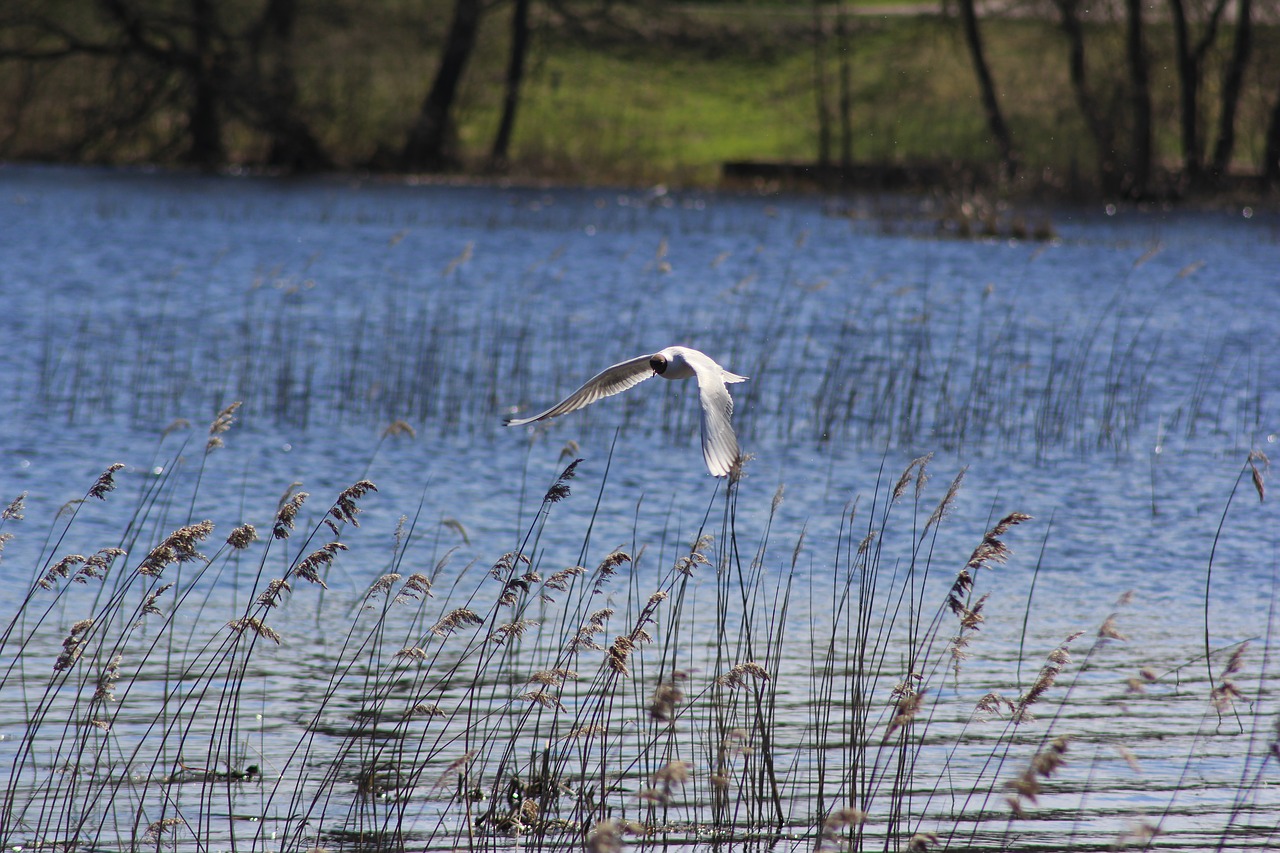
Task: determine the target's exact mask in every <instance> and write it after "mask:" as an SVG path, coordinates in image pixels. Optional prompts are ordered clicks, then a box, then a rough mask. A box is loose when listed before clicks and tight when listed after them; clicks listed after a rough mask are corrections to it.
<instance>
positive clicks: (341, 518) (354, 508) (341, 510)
mask: <svg viewBox="0 0 1280 853" xmlns="http://www.w3.org/2000/svg"><path fill="white" fill-rule="evenodd" d="M376 491H378V487H377V486H375V485H374V484H373V483H371V482H370V481H368V480H360V481H358V482H356V483H353V484H352V485H350V486H347V488H345V489H343V490H342V493H341V494H340V495H338V499H337V500H336V501H334V503H333V506H332V507H330V508H329V516H330V517H331V518H325V520H324V523H325V524H327V525H328V526H329V529H330V530H332V531H333V535H334V536H337V535H338V524H341V523H343V522H345V523H347V524H350V525H351V526H352V527H359V526H360V520H359V518H357V516H358V515H359V514H360V507H359V505H358V504H357V503H356V501H358V500H360V499H361V498H363V497H364V496H365V495H367V494H369V492H376ZM331 519H332V520H331ZM335 522H336V523H335Z"/></svg>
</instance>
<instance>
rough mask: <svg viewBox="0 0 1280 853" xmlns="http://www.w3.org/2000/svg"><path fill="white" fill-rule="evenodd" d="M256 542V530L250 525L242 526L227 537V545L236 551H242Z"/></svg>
mask: <svg viewBox="0 0 1280 853" xmlns="http://www.w3.org/2000/svg"><path fill="white" fill-rule="evenodd" d="M257 541H258V530H257V528H256V527H254V526H253V525H252V524H242V525H240V526H239V527H237V528H236V529H234V530H232V531H231V533H229V534H228V535H227V544H228V545H230V546H231V547H232V548H235V549H236V550H237V551H243V550H244V549H245V548H248V547H249V545H250V544H252V543H254V542H257Z"/></svg>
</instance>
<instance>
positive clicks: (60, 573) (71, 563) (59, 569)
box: [37, 554, 84, 589]
mask: <svg viewBox="0 0 1280 853" xmlns="http://www.w3.org/2000/svg"><path fill="white" fill-rule="evenodd" d="M83 562H84V557H83V556H82V555H80V554H68V555H67V556H65V557H63V558H62V559H61V560H59V561H58V562H56V563H54V564H53V565H52V566H50V567H49V570H48V571H47V572H45V573H44V576H43V577H41V578H40V580H39V581H37V583H39V584H40V586H41V587H42V588H43V589H53V588H54V587H55V586H57V585H58V578H62V579H64V580H65V579H66V578H68V577H70V576H71V570H72V569H73V568H75V567H76V566H78V565H80V564H81V563H83Z"/></svg>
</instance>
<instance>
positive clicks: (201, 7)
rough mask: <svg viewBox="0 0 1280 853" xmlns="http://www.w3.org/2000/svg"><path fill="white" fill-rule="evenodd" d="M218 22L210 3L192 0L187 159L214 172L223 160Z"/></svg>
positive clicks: (204, 0) (224, 157) (202, 0)
mask: <svg viewBox="0 0 1280 853" xmlns="http://www.w3.org/2000/svg"><path fill="white" fill-rule="evenodd" d="M216 29H217V22H216V20H215V17H214V8H213V2H212V0H191V32H192V37H193V42H194V49H193V54H194V55H193V56H192V63H191V64H192V67H191V69H190V71H191V76H192V98H191V106H190V108H189V109H188V111H187V130H188V133H189V134H190V137H191V138H190V143H191V144H190V147H189V148H188V149H187V155H186V159H187V161H188V162H190V163H194V164H196V165H198V166H200V167H202V168H204V169H213V168H216V167H217V166H220V165H221V164H222V163H224V162H225V161H226V150H225V149H224V148H223V145H222V119H221V116H220V114H219V109H218V106H219V95H218V79H217V78H218V75H219V65H220V64H221V63H220V62H219V59H218V56H217V53H216V48H215V45H214V40H215V37H216Z"/></svg>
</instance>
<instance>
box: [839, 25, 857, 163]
mask: <svg viewBox="0 0 1280 853" xmlns="http://www.w3.org/2000/svg"><path fill="white" fill-rule="evenodd" d="M836 50H838V51H840V165H841V166H842V167H843V168H844V169H845V170H846V171H847V170H850V169H851V168H852V167H853V80H852V74H853V72H852V67H851V66H852V63H851V62H850V61H849V21H848V19H847V17H846V14H845V8H844V0H837V2H836Z"/></svg>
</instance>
